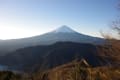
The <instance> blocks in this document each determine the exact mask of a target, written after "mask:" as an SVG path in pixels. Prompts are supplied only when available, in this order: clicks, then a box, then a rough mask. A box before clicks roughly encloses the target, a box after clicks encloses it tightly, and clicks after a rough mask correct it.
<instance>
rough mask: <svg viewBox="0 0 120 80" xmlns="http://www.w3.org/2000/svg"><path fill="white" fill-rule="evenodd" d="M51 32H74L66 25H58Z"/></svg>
mask: <svg viewBox="0 0 120 80" xmlns="http://www.w3.org/2000/svg"><path fill="white" fill-rule="evenodd" d="M53 32H54V33H75V31H74V30H72V29H71V28H69V27H68V26H66V25H63V26H61V27H59V28H58V29H56V30H54V31H53Z"/></svg>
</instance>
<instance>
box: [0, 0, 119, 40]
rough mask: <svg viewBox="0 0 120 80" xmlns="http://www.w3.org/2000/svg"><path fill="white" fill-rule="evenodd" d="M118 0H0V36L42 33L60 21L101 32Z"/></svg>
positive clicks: (83, 30) (88, 31)
mask: <svg viewBox="0 0 120 80" xmlns="http://www.w3.org/2000/svg"><path fill="white" fill-rule="evenodd" d="M117 2H118V0H0V39H15V38H23V37H30V36H35V35H39V34H43V33H46V32H49V31H51V30H54V29H56V28H58V27H60V26H61V25H68V26H70V27H71V28H72V29H74V30H76V31H78V32H80V33H84V34H88V35H92V36H100V34H99V31H100V30H107V27H108V26H109V24H110V22H111V21H112V20H114V19H115V18H116V17H117V15H118V12H117V9H116V7H117Z"/></svg>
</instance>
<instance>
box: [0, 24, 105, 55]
mask: <svg viewBox="0 0 120 80" xmlns="http://www.w3.org/2000/svg"><path fill="white" fill-rule="evenodd" d="M56 42H77V43H90V44H102V43H104V39H101V38H98V37H92V36H88V35H84V34H81V33H78V32H76V31H74V30H72V29H71V28H69V27H68V26H65V25H64V26H61V27H59V28H58V29H56V30H53V31H51V32H48V33H46V34H43V35H38V36H34V37H29V38H22V39H13V40H2V41H0V55H5V54H7V53H8V52H12V51H15V50H17V49H19V48H24V47H30V46H37V45H50V44H54V43H56Z"/></svg>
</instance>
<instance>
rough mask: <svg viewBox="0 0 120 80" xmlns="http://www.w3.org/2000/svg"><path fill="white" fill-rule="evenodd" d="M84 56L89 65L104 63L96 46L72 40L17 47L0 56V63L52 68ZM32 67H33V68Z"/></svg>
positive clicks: (19, 67)
mask: <svg viewBox="0 0 120 80" xmlns="http://www.w3.org/2000/svg"><path fill="white" fill-rule="evenodd" d="M82 58H84V59H85V60H86V61H87V62H88V63H89V64H90V65H91V66H100V65H105V64H106V63H104V60H101V58H100V57H99V55H98V53H97V48H96V46H94V45H92V44H83V43H82V44H80V43H72V42H58V43H55V44H53V45H48V46H47V45H46V46H36V47H28V48H23V49H19V50H17V51H15V52H12V53H10V54H8V55H6V56H3V57H0V64H2V65H9V66H12V67H13V66H14V68H17V69H22V70H28V71H29V70H31V71H32V69H37V68H41V69H42V70H45V69H50V68H54V67H56V66H59V65H62V64H65V63H68V62H71V61H73V60H74V59H78V60H81V59H82ZM33 67H34V68H33Z"/></svg>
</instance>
